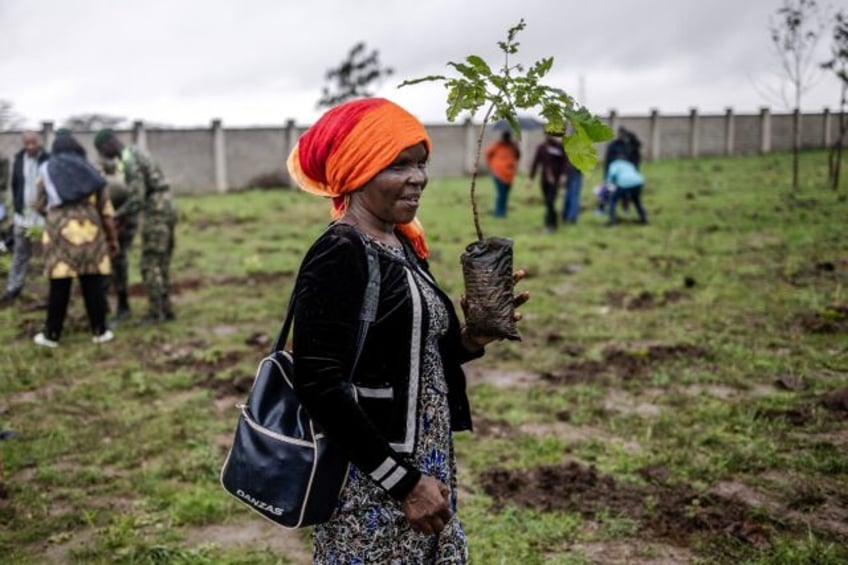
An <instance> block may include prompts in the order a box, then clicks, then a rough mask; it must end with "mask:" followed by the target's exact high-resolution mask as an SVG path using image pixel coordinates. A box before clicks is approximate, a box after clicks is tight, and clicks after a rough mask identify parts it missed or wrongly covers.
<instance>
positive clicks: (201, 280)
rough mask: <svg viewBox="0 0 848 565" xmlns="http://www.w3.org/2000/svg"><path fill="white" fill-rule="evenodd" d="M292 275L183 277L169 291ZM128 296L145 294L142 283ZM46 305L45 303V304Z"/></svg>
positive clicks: (261, 281)
mask: <svg viewBox="0 0 848 565" xmlns="http://www.w3.org/2000/svg"><path fill="white" fill-rule="evenodd" d="M293 276H294V272H293V271H289V270H286V271H262V272H256V273H249V274H246V275H239V276H231V275H228V276H217V277H185V278H181V279H176V280H174V281H172V282H171V293H172V294H174V295H177V296H179V295H181V294H184V293H187V292H193V291H196V290H198V289H200V288H203V287H205V286H238V287H240V288H244V287H249V286H255V285H265V284H272V283H276V282H280V281H281V280H290V279H291V278H292V277H293ZM129 294H130V296H134V297H140V296H146V293H145V290H144V285H142V284H141V283H133V284H131V285H130V288H129ZM45 307H46V304H45Z"/></svg>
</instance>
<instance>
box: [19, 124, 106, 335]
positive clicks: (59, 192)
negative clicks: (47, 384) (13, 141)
mask: <svg viewBox="0 0 848 565" xmlns="http://www.w3.org/2000/svg"><path fill="white" fill-rule="evenodd" d="M51 151H52V153H51V155H50V158H49V159H48V160H47V161H45V162H44V163H43V164H42V165H41V166H40V167H39V182H38V190H37V195H36V206H37V208H38V209H39V210H40V211H41V212H42V213H43V214H44V215H45V216H46V222H45V226H44V233H43V235H42V243H43V245H44V271H45V275H46V276H47V278H48V279H49V280H50V291H49V297H48V301H47V320H46V322H45V324H44V330H43V331H42V332H39V333H38V334H37V335H36V336H35V338H34V341H35V343H36V344H38V345H42V346H46V347H57V346H58V345H59V339H60V337H61V336H62V329H63V326H64V323H65V316H66V315H67V311H68V302H69V300H70V295H71V283H72V281H73V279H74V278H77V279H79V283H80V287H81V288H82V295H83V299H84V301H85V309H86V313H87V314H88V320H89V324H90V326H91V332H92V334H93V336H92V342H94V343H106V342H107V341H111V340H112V339H113V338H114V334H113V333H112V331H111V330H109V329H108V328H107V327H106V296H105V293H104V283H103V281H104V278H105V277H106V276H108V275H109V273H110V272H111V262H110V259H109V257H110V253H111V250H112V249H114V248H115V247H116V246H117V242H116V239H115V230H114V226H113V225H112V214H113V212H114V211H113V209H112V203H111V202H110V200H109V193H108V191H107V190H105V186H106V181H105V179H104V178H103V177H102V176H101V175H100V173H99V172H97V169H95V168H94V167H93V166H92V165H91V163H89V162H88V161H87V160H86V158H85V150H84V149H83V147H82V146H81V145H80V144H79V142H78V141H77V140H76V139H74V137H73V136H72V135H71V134H70V133H67V132H62V133H59V134H58V135H57V136H56V140H55V141H54V142H53V146H52V148H51Z"/></svg>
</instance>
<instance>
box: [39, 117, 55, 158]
mask: <svg viewBox="0 0 848 565" xmlns="http://www.w3.org/2000/svg"><path fill="white" fill-rule="evenodd" d="M55 137H56V136H55V134H54V132H53V122H49V121H48V122H41V141H42V143H43V144H44V148H45V150H46V151H50V146H51V145H53V139H54V138H55Z"/></svg>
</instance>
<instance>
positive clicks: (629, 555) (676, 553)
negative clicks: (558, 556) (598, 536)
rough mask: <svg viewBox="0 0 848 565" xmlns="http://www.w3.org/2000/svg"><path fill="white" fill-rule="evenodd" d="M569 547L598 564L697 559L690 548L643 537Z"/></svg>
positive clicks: (673, 563)
mask: <svg viewBox="0 0 848 565" xmlns="http://www.w3.org/2000/svg"><path fill="white" fill-rule="evenodd" d="M569 549H571V550H576V551H578V552H579V553H580V554H581V555H582V556H583V557H585V558H586V559H588V560H589V562H590V563H593V564H597V565H679V564H680V563H693V562H694V561H695V555H694V554H693V553H692V552H691V551H689V550H688V549H685V548H682V547H676V546H673V545H668V544H664V543H656V542H647V541H645V540H641V539H640V540H621V541H606V542H586V543H576V544H572V545H571V546H570V547H569Z"/></svg>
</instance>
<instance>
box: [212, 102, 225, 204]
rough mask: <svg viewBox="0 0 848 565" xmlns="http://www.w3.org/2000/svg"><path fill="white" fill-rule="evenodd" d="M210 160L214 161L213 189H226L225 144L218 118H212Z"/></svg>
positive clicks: (222, 129) (220, 190) (223, 190)
mask: <svg viewBox="0 0 848 565" xmlns="http://www.w3.org/2000/svg"><path fill="white" fill-rule="evenodd" d="M212 160H213V162H214V163H215V189H216V190H217V191H218V192H226V191H227V145H226V139H225V138H224V128H223V127H222V126H221V120H220V118H215V119H214V120H212Z"/></svg>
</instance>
